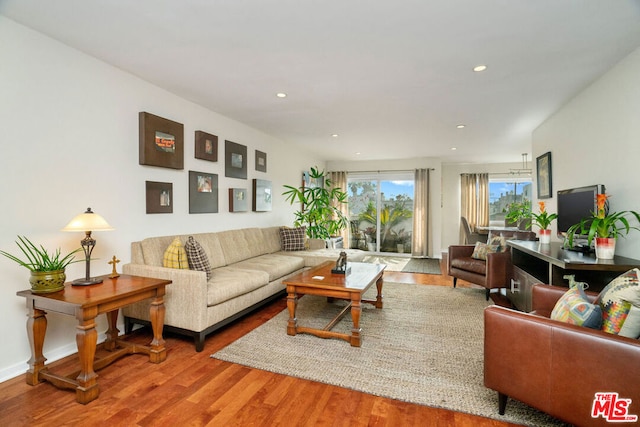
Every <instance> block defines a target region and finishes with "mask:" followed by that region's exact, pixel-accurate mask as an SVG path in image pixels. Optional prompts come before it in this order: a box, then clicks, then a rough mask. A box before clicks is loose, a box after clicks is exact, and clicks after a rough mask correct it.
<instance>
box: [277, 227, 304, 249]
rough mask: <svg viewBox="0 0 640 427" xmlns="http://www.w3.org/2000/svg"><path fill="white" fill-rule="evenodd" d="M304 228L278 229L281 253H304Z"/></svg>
mask: <svg viewBox="0 0 640 427" xmlns="http://www.w3.org/2000/svg"><path fill="white" fill-rule="evenodd" d="M306 231H307V228H306V227H296V228H289V227H280V244H281V245H282V250H283V251H304V249H305V247H304V242H305V239H306Z"/></svg>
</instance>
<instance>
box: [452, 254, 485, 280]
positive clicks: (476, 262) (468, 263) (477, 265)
mask: <svg viewBox="0 0 640 427" xmlns="http://www.w3.org/2000/svg"><path fill="white" fill-rule="evenodd" d="M449 263H450V264H451V267H452V268H458V269H460V270H464V271H470V272H472V273H477V274H481V275H483V276H486V275H487V262H486V261H484V260H481V259H475V258H471V257H460V258H454V259H452V260H450V261H449Z"/></svg>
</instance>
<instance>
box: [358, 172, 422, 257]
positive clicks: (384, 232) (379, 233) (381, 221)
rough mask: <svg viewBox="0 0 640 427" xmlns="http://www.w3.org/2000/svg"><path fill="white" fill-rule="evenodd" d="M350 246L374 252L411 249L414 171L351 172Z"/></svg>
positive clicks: (398, 251)
mask: <svg viewBox="0 0 640 427" xmlns="http://www.w3.org/2000/svg"><path fill="white" fill-rule="evenodd" d="M347 194H348V197H349V221H350V225H351V247H352V248H358V249H364V250H367V251H371V252H391V253H404V252H408V253H410V252H411V233H412V230H413V195H414V180H413V174H412V173H392V174H381V173H379V174H366V175H365V174H355V175H354V174H349V179H348V182H347Z"/></svg>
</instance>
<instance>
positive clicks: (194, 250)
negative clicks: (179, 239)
mask: <svg viewBox="0 0 640 427" xmlns="http://www.w3.org/2000/svg"><path fill="white" fill-rule="evenodd" d="M184 249H185V251H186V252H187V259H188V260H189V268H190V269H192V270H197V271H204V272H205V273H207V280H209V279H211V274H212V271H211V263H210V262H209V258H207V254H206V253H205V252H204V249H203V248H202V246H201V245H200V243H198V242H197V241H196V239H194V238H193V236H189V239H188V240H187V243H185V244H184Z"/></svg>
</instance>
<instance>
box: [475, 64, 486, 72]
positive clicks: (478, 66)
mask: <svg viewBox="0 0 640 427" xmlns="http://www.w3.org/2000/svg"><path fill="white" fill-rule="evenodd" d="M486 69H487V66H486V65H476V66H475V67H473V71H475V72H476V73H479V72H480V71H484V70H486Z"/></svg>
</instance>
